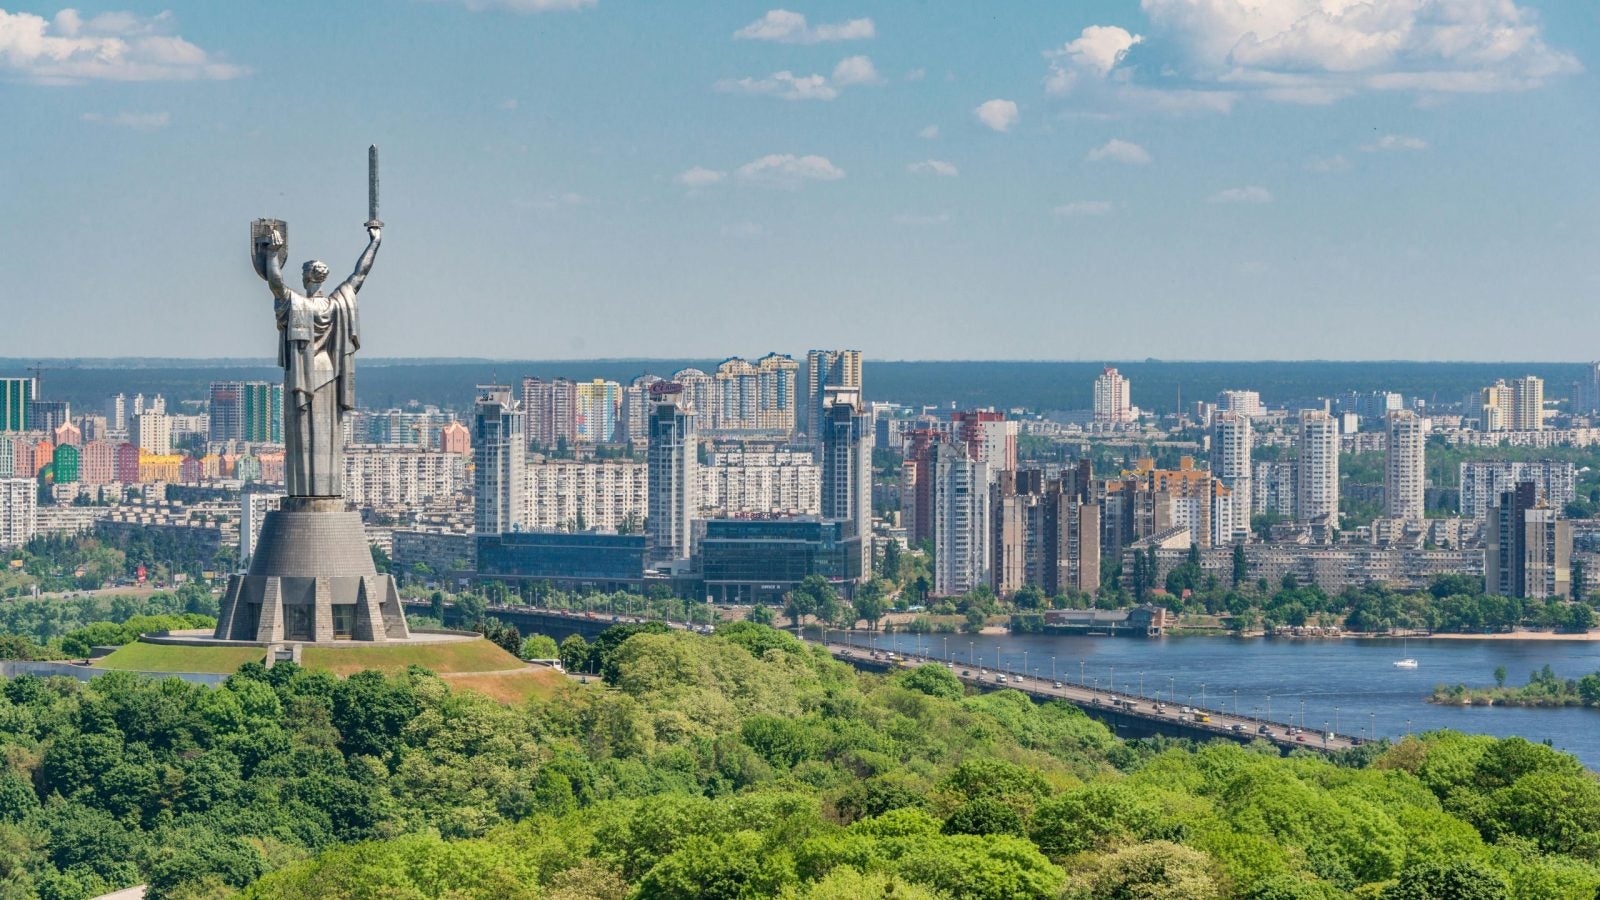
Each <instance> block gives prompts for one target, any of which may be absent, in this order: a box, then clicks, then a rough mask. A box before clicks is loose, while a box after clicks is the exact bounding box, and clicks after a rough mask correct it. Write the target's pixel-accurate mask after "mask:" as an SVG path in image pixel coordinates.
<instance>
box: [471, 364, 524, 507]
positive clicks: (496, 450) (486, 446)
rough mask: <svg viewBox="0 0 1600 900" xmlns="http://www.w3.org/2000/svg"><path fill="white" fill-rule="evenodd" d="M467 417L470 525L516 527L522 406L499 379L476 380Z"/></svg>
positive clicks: (520, 479) (519, 502) (520, 482)
mask: <svg viewBox="0 0 1600 900" xmlns="http://www.w3.org/2000/svg"><path fill="white" fill-rule="evenodd" d="M478 390H479V391H480V394H479V396H478V400H477V403H476V404H475V405H474V410H473V413H474V414H473V420H472V461H473V493H474V496H473V530H474V531H476V532H477V533H478V534H501V533H504V532H507V531H518V530H520V529H521V528H522V525H523V523H522V522H519V521H518V518H517V517H518V514H519V513H520V512H521V510H522V507H523V502H522V491H523V486H524V483H523V475H522V467H523V463H524V457H525V456H526V455H527V448H526V447H525V445H524V444H523V435H524V431H523V419H522V407H521V404H519V403H518V402H517V401H516V400H515V399H513V398H512V395H511V388H510V387H509V386H508V385H502V384H480V385H478Z"/></svg>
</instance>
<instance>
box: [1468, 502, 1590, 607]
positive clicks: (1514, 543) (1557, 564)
mask: <svg viewBox="0 0 1600 900" xmlns="http://www.w3.org/2000/svg"><path fill="white" fill-rule="evenodd" d="M1485 531H1486V535H1485V537H1486V541H1487V550H1486V552H1485V554H1484V576H1485V577H1484V581H1485V584H1484V590H1485V591H1486V592H1488V593H1490V594H1498V595H1500V596H1502V597H1564V596H1567V595H1568V594H1570V593H1571V589H1572V585H1571V579H1572V570H1571V557H1572V523H1571V522H1569V521H1567V520H1565V519H1562V518H1561V517H1560V513H1559V511H1558V510H1556V509H1554V508H1552V507H1551V506H1549V505H1548V504H1546V503H1544V502H1542V501H1540V500H1539V491H1538V487H1537V486H1536V485H1535V484H1534V483H1533V482H1531V481H1524V482H1521V483H1519V484H1518V485H1517V486H1516V487H1513V488H1510V489H1508V490H1504V491H1501V492H1500V494H1499V496H1498V497H1497V498H1496V500H1495V503H1494V504H1493V505H1492V506H1490V507H1489V521H1488V528H1487V529H1485Z"/></svg>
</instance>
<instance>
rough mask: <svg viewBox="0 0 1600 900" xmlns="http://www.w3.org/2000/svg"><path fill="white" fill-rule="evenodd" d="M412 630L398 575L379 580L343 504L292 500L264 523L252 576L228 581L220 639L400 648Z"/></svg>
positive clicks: (354, 516) (354, 518) (356, 522)
mask: <svg viewBox="0 0 1600 900" xmlns="http://www.w3.org/2000/svg"><path fill="white" fill-rule="evenodd" d="M410 636H411V630H410V628H409V627H407V625H406V617H405V612H404V610H403V609H402V608H401V606H400V594H399V592H398V591H397V590H396V589H395V583H394V578H393V576H390V575H379V574H378V570H377V569H376V568H375V567H374V566H373V564H372V551H371V549H370V548H369V547H368V545H367V537H366V533H365V532H364V531H363V530H362V527H361V516H360V514H358V513H354V512H349V511H348V510H347V509H346V507H345V502H344V500H343V499H342V498H338V497H331V498H325V497H286V498H284V500H283V506H282V508H281V509H278V510H276V511H273V512H269V513H267V515H266V518H265V519H264V520H263V521H262V525H261V537H260V538H258V539H257V541H256V550H255V556H253V557H252V558H251V560H250V570H249V571H248V572H246V573H245V574H242V575H233V576H230V577H229V578H228V592H227V594H226V595H225V596H224V597H223V601H222V614H221V615H220V616H219V617H218V619H217V630H216V637H217V638H218V639H220V640H231V641H259V642H293V641H306V642H323V641H343V640H350V641H395V640H401V641H403V640H406V639H408V638H409V637H410Z"/></svg>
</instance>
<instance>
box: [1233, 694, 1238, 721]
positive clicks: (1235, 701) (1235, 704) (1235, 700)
mask: <svg viewBox="0 0 1600 900" xmlns="http://www.w3.org/2000/svg"><path fill="white" fill-rule="evenodd" d="M1233 714H1234V715H1236V716H1237V715H1238V714H1239V689H1238V688H1234V689H1233Z"/></svg>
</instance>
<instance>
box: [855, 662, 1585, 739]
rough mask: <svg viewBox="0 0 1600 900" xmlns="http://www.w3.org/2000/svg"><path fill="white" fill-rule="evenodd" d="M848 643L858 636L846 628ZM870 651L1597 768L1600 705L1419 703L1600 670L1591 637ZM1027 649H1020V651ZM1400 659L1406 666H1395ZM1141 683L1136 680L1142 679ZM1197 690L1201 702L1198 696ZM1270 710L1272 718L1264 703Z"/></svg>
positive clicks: (1350, 731)
mask: <svg viewBox="0 0 1600 900" xmlns="http://www.w3.org/2000/svg"><path fill="white" fill-rule="evenodd" d="M850 640H851V641H852V642H854V643H866V642H867V640H868V639H867V637H866V636H865V635H860V634H857V635H854V636H852V637H851V639H850ZM872 643H873V644H874V645H875V646H878V647H890V648H894V649H896V650H899V651H901V652H907V653H918V654H921V653H923V652H924V651H925V652H926V653H927V655H929V656H935V657H937V656H939V655H940V654H942V653H944V652H945V648H948V652H949V655H950V658H952V659H954V660H955V661H956V662H957V663H959V664H965V665H983V666H988V667H995V666H998V667H999V668H1002V669H1006V670H1010V671H1022V670H1023V666H1024V659H1026V666H1027V670H1028V671H1030V672H1034V673H1037V674H1038V675H1039V676H1041V677H1045V678H1049V677H1051V670H1052V665H1053V666H1054V672H1055V675H1054V677H1056V678H1059V679H1061V680H1062V681H1078V680H1079V673H1080V672H1081V673H1082V678H1083V679H1084V680H1085V682H1086V683H1089V684H1094V683H1095V679H1099V684H1100V686H1101V687H1111V686H1112V684H1113V682H1114V683H1115V687H1116V688H1117V689H1118V690H1123V691H1127V692H1130V693H1141V692H1142V693H1143V694H1145V695H1146V696H1154V695H1155V694H1156V693H1158V692H1159V693H1160V694H1161V696H1162V697H1163V698H1175V699H1176V700H1177V702H1179V703H1195V704H1201V705H1204V706H1209V707H1212V708H1215V709H1222V710H1226V711H1229V712H1232V711H1234V709H1235V707H1236V706H1237V709H1238V711H1239V712H1241V713H1244V714H1247V715H1249V714H1254V715H1257V716H1261V717H1264V718H1272V719H1275V720H1277V721H1280V722H1293V723H1295V724H1300V723H1301V722H1302V721H1303V722H1304V724H1305V726H1306V727H1308V728H1318V727H1323V723H1327V727H1334V724H1335V721H1337V727H1336V730H1338V731H1341V732H1343V733H1346V734H1352V735H1356V736H1370V735H1376V736H1378V737H1390V738H1398V737H1400V736H1402V735H1404V734H1406V733H1408V732H1421V731H1429V730H1432V729H1436V728H1453V729H1456V730H1458V731H1465V732H1473V733H1478V734H1492V735H1496V736H1501V737H1505V736H1511V735H1518V736H1521V737H1524V738H1527V739H1528V740H1530V741H1538V742H1543V741H1549V742H1550V744H1551V745H1552V746H1554V747H1556V748H1558V749H1561V750H1565V751H1567V752H1568V753H1571V754H1573V755H1574V756H1576V757H1578V759H1580V760H1582V762H1583V764H1584V765H1585V766H1588V767H1589V768H1590V769H1596V770H1600V710H1594V709H1583V708H1580V707H1562V708H1550V709H1536V708H1530V707H1511V706H1504V707H1483V706H1477V707H1459V706H1439V705H1436V704H1432V703H1429V702H1427V697H1428V694H1429V693H1430V692H1431V691H1432V689H1433V686H1434V685H1436V684H1457V683H1461V684H1466V685H1468V686H1471V687H1482V686H1487V685H1492V684H1494V670H1495V667H1496V666H1505V668H1506V672H1507V676H1508V677H1507V679H1506V683H1507V684H1509V685H1521V684H1523V683H1525V682H1526V681H1527V679H1528V675H1529V673H1530V672H1533V671H1534V670H1537V669H1539V668H1541V667H1542V666H1544V665H1546V664H1548V665H1549V666H1550V667H1551V668H1552V669H1553V670H1555V673H1556V675H1557V676H1559V677H1561V678H1578V677H1580V676H1583V675H1587V674H1589V673H1591V672H1595V671H1597V670H1600V642H1590V641H1516V640H1414V641H1409V642H1407V643H1406V644H1405V645H1404V646H1403V645H1402V643H1401V641H1400V640H1399V639H1386V638H1339V639H1294V638H1246V639H1240V638H1230V637H1205V636H1194V637H1190V636H1183V637H1179V636H1168V637H1160V638H1150V639H1143V638H1121V637H1117V638H1112V637H1086V636H1077V635H1071V636H1068V635H1061V636H1055V635H1035V634H1018V635H978V636H972V635H966V634H959V635H958V634H951V635H940V634H930V635H914V634H893V635H888V636H885V635H878V636H876V637H875V638H873V639H872ZM1024 652H1026V656H1024ZM1403 656H1409V657H1412V658H1414V659H1416V660H1417V663H1418V666H1417V668H1415V669H1397V668H1395V667H1394V665H1393V664H1394V661H1395V660H1397V659H1400V658H1401V657H1403ZM1141 685H1142V686H1141ZM1202 697H1204V700H1203V702H1202ZM1269 709H1270V710H1271V714H1270V716H1269V715H1268V710H1269Z"/></svg>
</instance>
